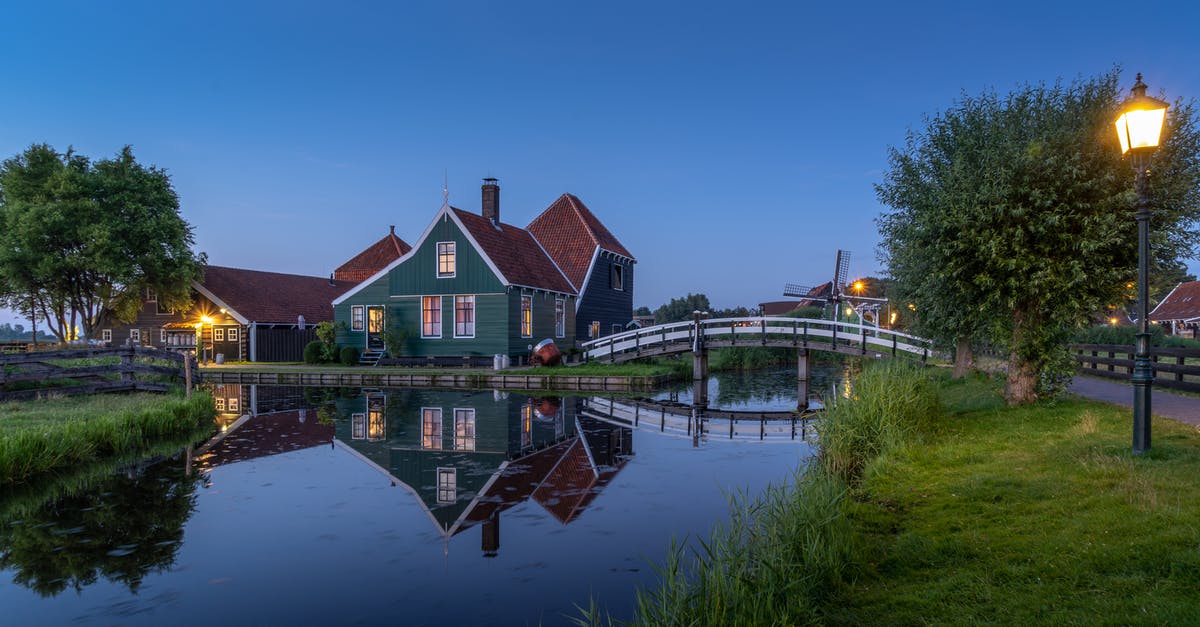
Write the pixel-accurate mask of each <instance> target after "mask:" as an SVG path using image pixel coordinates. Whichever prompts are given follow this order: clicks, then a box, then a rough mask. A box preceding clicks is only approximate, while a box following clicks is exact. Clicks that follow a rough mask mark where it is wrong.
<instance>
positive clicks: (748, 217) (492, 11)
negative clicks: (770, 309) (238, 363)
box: [0, 0, 1200, 322]
mask: <svg viewBox="0 0 1200 627" xmlns="http://www.w3.org/2000/svg"><path fill="white" fill-rule="evenodd" d="M118 4H119V5H120V8H113V7H112V6H110V5H113V3H101V2H78V3H70V2H64V3H35V2H22V3H15V5H16V6H8V7H6V9H5V11H4V15H3V20H2V21H0V53H2V56H0V58H3V59H5V62H4V66H3V70H2V71H0V85H2V86H3V89H2V91H0V94H3V96H2V97H0V156H3V157H7V156H11V155H13V154H16V153H18V152H20V151H21V150H23V149H24V148H25V147H27V146H28V145H30V144H31V143H35V142H47V143H50V144H52V145H54V146H55V147H57V148H59V149H60V150H65V149H66V148H67V146H68V145H74V146H75V148H76V150H78V151H80V152H82V153H84V154H87V155H90V156H93V157H104V156H111V155H112V154H114V153H116V152H117V151H118V150H119V149H120V147H121V146H122V145H124V144H132V145H133V147H134V152H135V154H136V155H137V157H138V159H139V160H140V161H142V162H143V163H147V164H154V165H158V166H160V167H163V168H166V169H167V170H168V171H169V172H170V173H171V174H172V177H173V181H174V184H175V187H176V190H177V191H178V192H179V194H180V196H181V199H182V209H183V214H184V217H185V218H186V219H187V220H188V221H189V222H190V223H191V224H192V225H193V226H194V227H195V233H196V244H197V248H198V249H199V250H201V251H204V252H207V253H208V255H209V261H210V263H213V264H217V265H228V266H239V267H246V268H255V269H262V270H274V271H281V272H295V273H302V274H314V275H324V274H328V273H329V272H331V271H332V270H333V268H335V267H336V266H337V265H339V264H340V263H342V262H343V261H345V260H346V259H348V258H349V257H351V256H353V255H354V254H356V253H357V252H358V251H359V250H361V249H362V248H363V247H365V246H367V245H368V244H370V243H372V242H374V241H375V240H377V239H379V238H380V237H382V236H383V235H384V234H385V233H386V232H387V228H388V225H389V224H395V225H396V227H397V229H396V230H397V233H398V234H400V236H401V237H403V238H405V239H406V240H409V241H410V243H411V242H412V241H413V240H415V239H416V238H417V236H418V235H419V234H420V232H421V231H422V230H423V229H424V228H425V226H426V225H427V224H428V221H429V220H430V219H431V217H432V216H433V213H434V212H435V211H436V209H437V208H438V206H439V205H440V204H441V194H442V180H443V174H444V173H448V176H449V183H450V200H451V203H452V204H454V205H456V206H459V207H462V208H464V209H470V210H477V209H478V207H479V182H480V179H481V178H482V177H485V176H495V177H498V178H499V179H500V183H501V187H502V218H503V219H504V221H506V222H510V223H513V224H518V225H525V224H527V223H528V222H529V220H530V219H532V218H533V217H534V216H535V215H537V213H538V212H540V211H541V210H542V209H544V208H545V207H546V206H547V205H548V204H550V202H552V201H553V200H554V199H555V198H556V197H558V196H559V195H560V194H562V193H563V192H572V193H574V194H576V195H577V196H579V197H580V198H582V199H583V201H584V202H585V203H587V204H588V206H589V207H590V208H591V209H592V210H593V212H595V213H596V215H597V216H599V217H600V219H601V220H603V221H604V222H605V223H606V224H607V225H608V226H609V228H610V229H611V230H612V231H613V233H615V234H616V235H617V237H618V238H619V239H620V240H621V241H622V242H623V243H624V244H625V245H626V247H628V248H629V249H630V251H631V252H632V253H633V254H634V255H635V256H636V257H637V258H638V262H639V263H638V266H637V274H636V281H637V284H636V294H635V299H636V304H638V305H648V306H650V307H651V308H653V307H656V306H657V305H659V304H661V303H662V302H664V301H666V300H668V299H670V298H671V297H674V296H679V295H683V294H685V293H687V292H704V293H707V294H708V295H709V296H710V298H711V299H712V301H713V304H714V305H715V306H718V307H730V306H734V305H742V304H745V305H752V304H754V303H758V302H761V301H766V300H776V299H780V298H781V289H782V286H783V283H785V282H788V281H797V282H805V283H812V284H815V283H820V282H822V281H824V280H828V277H829V275H830V274H831V273H832V266H833V258H834V252H835V251H836V250H837V249H838V248H845V249H849V250H851V251H853V258H852V264H851V273H852V274H855V275H867V274H873V273H876V272H878V271H879V265H878V262H877V261H876V258H875V248H876V246H877V244H878V234H877V232H876V228H875V224H874V220H875V218H876V216H878V214H879V212H880V210H881V208H880V206H879V204H878V202H877V201H876V200H875V194H874V190H873V187H872V185H873V184H874V183H876V182H878V181H879V180H880V177H881V175H882V172H883V170H884V168H885V167H886V165H887V149H888V147H889V146H895V145H899V144H900V143H902V142H903V140H904V134H905V132H906V131H907V130H908V129H909V128H913V127H920V126H921V123H922V116H923V115H926V114H930V113H934V112H936V111H938V110H939V109H943V108H945V107H947V106H948V105H949V104H950V103H951V101H952V100H953V99H954V98H955V97H957V96H959V95H960V94H961V93H962V92H964V91H965V92H967V93H972V94H974V93H978V92H979V91H981V90H983V89H985V88H995V89H998V90H1001V91H1007V90H1009V89H1010V88H1012V87H1014V86H1016V85H1017V84H1019V83H1022V82H1026V81H1029V82H1039V81H1048V82H1049V81H1054V80H1055V79H1056V78H1059V77H1062V78H1065V79H1071V78H1074V77H1077V76H1081V75H1092V74H1096V73H1099V72H1103V71H1106V70H1108V69H1109V68H1111V67H1113V66H1115V65H1119V66H1121V67H1122V68H1124V70H1125V75H1124V77H1123V79H1124V80H1125V82H1127V83H1132V79H1133V73H1134V72H1136V71H1141V72H1143V73H1144V74H1145V79H1146V82H1147V83H1148V84H1149V85H1150V88H1151V92H1152V93H1157V92H1158V91H1159V90H1160V89H1162V90H1164V91H1165V93H1166V95H1167V97H1168V98H1170V99H1174V98H1175V97H1177V96H1184V97H1194V96H1197V95H1200V44H1198V43H1197V33H1198V32H1200V30H1198V28H1200V26H1198V25H1200V8H1198V6H1200V5H1197V4H1195V3H1192V2H1176V3H1153V2H1141V3H1135V4H1128V3H1111V2H1091V3H1069V4H1071V5H1074V6H1065V5H1066V4H1067V3H1055V2H1045V1H1043V2H1036V3H1027V2H1004V3H971V2H946V3H902V2H883V3H877V4H876V3H869V2H843V3H821V4H815V3H799V2H786V3H783V2H780V3H759V4H753V3H703V2H678V3H675V2H672V3H649V2H635V3H622V2H605V3H574V2H538V3H533V2H504V3H500V2H494V3H492V2H485V3H476V2H393V3H350V2H345V3H334V2H319V3H318V2H297V1H288V2H278V3H269V2H215V1H206V2H162V1H161V0H157V1H154V2H140V3H139V2H123V3H118ZM243 5H246V6H243ZM1135 13H1136V14H1139V15H1148V16H1151V18H1150V21H1149V22H1148V23H1146V24H1135V23H1132V22H1130V21H1123V22H1119V23H1118V22H1115V21H1114V20H1115V19H1118V18H1126V19H1128V18H1129V17H1130V16H1132V15H1133V14H1135ZM1130 228H1131V229H1132V228H1134V227H1133V221H1132V217H1131V218H1130ZM1191 265H1192V269H1193V271H1195V270H1197V269H1200V264H1197V263H1196V262H1194V261H1193V262H1192V264H1191ZM10 320H11V317H10V316H9V315H7V314H5V313H3V312H0V322H4V321H10Z"/></svg>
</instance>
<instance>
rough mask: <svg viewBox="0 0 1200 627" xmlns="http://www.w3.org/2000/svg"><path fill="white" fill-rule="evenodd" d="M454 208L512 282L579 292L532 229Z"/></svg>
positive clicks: (485, 251) (486, 252)
mask: <svg viewBox="0 0 1200 627" xmlns="http://www.w3.org/2000/svg"><path fill="white" fill-rule="evenodd" d="M451 209H452V210H453V211H454V214H455V215H456V216H457V217H458V219H459V220H460V221H461V222H462V224H463V226H464V227H466V229H467V231H468V232H469V233H470V234H471V237H473V238H474V239H475V241H476V242H478V243H479V246H480V247H481V248H483V252H484V254H486V255H487V256H488V258H489V259H491V260H492V262H493V263H495V264H496V267H497V268H498V269H499V270H500V272H501V274H503V275H504V278H505V279H507V280H508V282H509V283H511V284H514V285H524V286H527V287H534V288H540V289H545V290H550V291H554V292H562V293H564V294H576V293H578V292H577V290H576V289H575V288H574V287H573V286H572V285H571V282H570V281H568V280H567V277H565V276H563V273H562V272H560V271H559V268H558V266H556V265H555V264H554V261H553V260H552V259H551V258H550V257H548V256H547V255H546V253H545V252H544V251H543V250H542V247H541V246H539V245H538V241H537V240H536V239H534V237H533V235H532V234H530V233H529V231H526V230H525V229H523V228H521V227H518V226H512V225H511V224H504V223H503V222H501V223H499V224H498V225H497V224H493V223H492V221H491V220H488V219H487V218H485V217H483V216H481V215H478V214H475V213H471V212H468V211H463V210H462V209H455V208H451ZM497 227H498V228H497Z"/></svg>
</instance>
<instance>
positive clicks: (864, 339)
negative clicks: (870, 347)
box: [862, 326, 867, 355]
mask: <svg viewBox="0 0 1200 627" xmlns="http://www.w3.org/2000/svg"><path fill="white" fill-rule="evenodd" d="M862 354H864V355H866V354H867V327H866V326H863V328H862Z"/></svg>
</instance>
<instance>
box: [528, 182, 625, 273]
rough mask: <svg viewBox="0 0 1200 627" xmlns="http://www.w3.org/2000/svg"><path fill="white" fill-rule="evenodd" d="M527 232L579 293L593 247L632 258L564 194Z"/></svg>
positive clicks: (581, 206) (580, 205)
mask: <svg viewBox="0 0 1200 627" xmlns="http://www.w3.org/2000/svg"><path fill="white" fill-rule="evenodd" d="M529 232H530V233H533V235H534V237H536V238H537V239H538V241H539V242H541V243H542V246H544V247H545V248H546V252H547V253H549V254H550V257H551V258H553V259H554V261H555V262H556V263H557V264H558V266H559V267H560V268H562V270H563V273H565V274H566V275H567V278H569V279H571V283H573V284H574V285H575V287H576V289H578V290H582V289H583V282H584V281H585V280H586V279H587V272H588V268H589V266H591V264H592V257H593V255H595V253H596V248H597V247H599V248H602V249H604V250H607V251H609V252H613V253H616V254H618V255H622V256H624V257H629V258H630V259H633V255H632V254H630V252H629V251H628V250H627V249H626V248H625V247H624V246H623V245H621V242H620V241H618V240H617V238H616V236H614V235H613V234H612V232H610V231H609V230H608V228H607V227H605V226H604V224H603V223H601V222H600V220H599V219H597V218H596V216H595V215H593V214H592V212H591V211H590V210H589V209H588V208H587V205H585V204H583V201H582V200H579V198H577V197H575V196H574V195H573V194H563V195H562V196H559V197H558V200H555V201H554V202H553V203H551V204H550V206H549V207H547V208H546V210H545V211H543V212H542V213H541V214H539V215H538V217H536V218H534V219H533V222H530V223H529Z"/></svg>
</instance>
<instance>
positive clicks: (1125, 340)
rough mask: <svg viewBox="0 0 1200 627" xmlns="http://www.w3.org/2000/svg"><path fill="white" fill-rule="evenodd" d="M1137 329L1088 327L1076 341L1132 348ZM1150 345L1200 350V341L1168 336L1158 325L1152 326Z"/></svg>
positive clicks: (1126, 327) (1076, 336)
mask: <svg viewBox="0 0 1200 627" xmlns="http://www.w3.org/2000/svg"><path fill="white" fill-rule="evenodd" d="M1136 333H1137V327H1132V326H1121V327H1114V326H1110V325H1103V326H1099V325H1098V326H1094V327H1088V328H1086V329H1080V330H1079V331H1077V332H1076V333H1075V338H1074V340H1075V341H1076V342H1078V343H1080V344H1121V345H1124V346H1130V345H1132V344H1133V343H1134V340H1135V339H1136V337H1135V334H1136ZM1150 345H1151V346H1162V347H1166V348H1200V341H1197V340H1193V339H1191V338H1185V337H1179V336H1177V335H1167V334H1166V333H1163V328H1162V327H1161V326H1159V325H1157V324H1153V325H1150Z"/></svg>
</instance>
